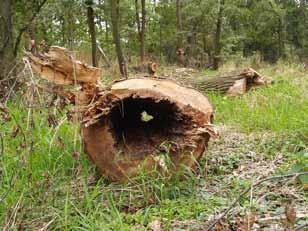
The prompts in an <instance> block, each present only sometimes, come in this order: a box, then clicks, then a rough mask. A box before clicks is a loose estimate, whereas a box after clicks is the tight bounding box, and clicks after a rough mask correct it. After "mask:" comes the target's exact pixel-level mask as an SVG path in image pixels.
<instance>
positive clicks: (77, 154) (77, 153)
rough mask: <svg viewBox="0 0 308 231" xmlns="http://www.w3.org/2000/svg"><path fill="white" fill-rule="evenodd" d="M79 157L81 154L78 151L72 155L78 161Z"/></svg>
mask: <svg viewBox="0 0 308 231" xmlns="http://www.w3.org/2000/svg"><path fill="white" fill-rule="evenodd" d="M79 156H80V153H79V152H78V151H74V152H73V153H72V157H73V158H74V159H78V158H79Z"/></svg>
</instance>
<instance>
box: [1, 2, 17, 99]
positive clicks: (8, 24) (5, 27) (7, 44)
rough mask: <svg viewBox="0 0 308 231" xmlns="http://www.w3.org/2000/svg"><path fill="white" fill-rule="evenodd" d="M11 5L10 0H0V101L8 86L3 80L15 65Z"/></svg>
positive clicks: (7, 82)
mask: <svg viewBox="0 0 308 231" xmlns="http://www.w3.org/2000/svg"><path fill="white" fill-rule="evenodd" d="M12 5H13V3H12V1H11V0H1V1H0V70H1V71H0V101H2V99H3V96H4V95H5V93H6V91H7V90H8V89H9V88H10V82H9V81H5V80H6V78H7V77H8V76H7V75H8V74H9V72H10V71H11V70H12V68H13V67H14V65H15V56H14V43H13V24H12V18H13V12H12Z"/></svg>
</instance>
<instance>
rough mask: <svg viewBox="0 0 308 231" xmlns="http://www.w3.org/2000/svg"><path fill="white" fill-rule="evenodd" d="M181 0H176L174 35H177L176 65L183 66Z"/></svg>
mask: <svg viewBox="0 0 308 231" xmlns="http://www.w3.org/2000/svg"><path fill="white" fill-rule="evenodd" d="M181 8H182V7H181V0H176V36H177V50H176V54H177V63H178V65H181V66H185V57H184V55H185V51H184V48H183V35H182V29H183V28H182V12H181Z"/></svg>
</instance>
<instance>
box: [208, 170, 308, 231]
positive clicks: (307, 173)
mask: <svg viewBox="0 0 308 231" xmlns="http://www.w3.org/2000/svg"><path fill="white" fill-rule="evenodd" d="M302 175H308V172H300V173H291V174H286V175H279V176H273V177H268V178H265V179H263V180H259V181H257V182H256V183H254V184H252V185H251V186H250V187H249V188H247V189H245V190H244V191H243V192H242V193H241V194H240V195H239V196H238V197H237V198H236V199H235V200H234V201H233V202H232V203H231V205H230V206H229V207H228V208H227V209H226V210H225V211H224V212H223V213H222V214H221V215H220V216H219V217H218V218H217V219H215V220H214V221H213V222H212V223H211V224H210V225H209V226H208V227H207V228H206V229H205V230H204V231H210V230H212V229H213V228H214V227H215V225H216V224H217V223H219V221H220V220H221V219H222V218H223V217H225V216H226V215H227V214H228V213H229V212H230V211H231V210H232V209H233V208H234V206H235V205H236V204H237V202H239V200H240V199H241V198H242V197H243V196H244V195H246V194H247V193H248V192H249V191H250V190H251V188H255V187H257V186H259V185H260V184H262V183H264V182H266V181H271V180H279V179H283V178H290V177H299V176H302Z"/></svg>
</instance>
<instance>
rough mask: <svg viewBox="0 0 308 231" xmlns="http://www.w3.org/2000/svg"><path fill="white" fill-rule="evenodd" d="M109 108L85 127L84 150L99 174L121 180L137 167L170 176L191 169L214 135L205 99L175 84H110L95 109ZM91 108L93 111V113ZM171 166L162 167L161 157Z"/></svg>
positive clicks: (133, 81)
mask: <svg viewBox="0 0 308 231" xmlns="http://www.w3.org/2000/svg"><path fill="white" fill-rule="evenodd" d="M96 108H97V112H96V113H97V114H99V113H101V111H100V110H99V109H98V108H104V109H105V111H106V108H108V110H107V113H103V114H102V115H101V116H100V117H99V119H98V120H97V121H96V122H95V123H93V124H92V125H90V126H84V127H83V137H84V142H85V147H86V151H87V153H88V155H89V157H90V159H91V160H92V161H93V162H94V163H96V164H97V166H98V168H99V169H100V170H101V172H102V173H103V174H104V175H106V176H108V177H109V178H111V179H112V180H120V181H123V180H125V179H127V178H129V177H133V176H135V175H136V174H137V173H138V171H139V170H140V169H143V170H146V171H149V170H151V169H155V168H156V169H160V170H162V171H164V172H170V173H172V172H174V171H177V170H179V169H180V168H181V167H182V166H183V165H184V166H187V167H193V166H194V165H195V163H196V160H199V159H200V157H201V156H202V154H203V152H204V150H205V148H206V147H207V143H208V140H209V138H210V136H211V135H213V134H214V133H215V131H214V129H213V126H212V125H211V120H212V117H213V109H212V106H211V105H210V104H209V102H208V100H207V98H206V97H205V96H203V95H202V94H200V93H198V92H196V91H195V90H192V89H187V88H184V87H181V86H179V85H177V84H175V83H173V82H170V81H166V80H154V79H129V80H126V81H122V82H118V83H116V84H114V85H113V87H112V89H111V91H110V92H109V93H108V94H106V95H104V96H102V97H101V98H100V99H99V100H98V103H97V105H96ZM92 110H93V109H92ZM161 155H163V156H165V157H167V158H168V159H169V160H170V161H169V162H170V163H171V165H170V166H167V165H165V164H163V163H162V160H161V159H160V156H161Z"/></svg>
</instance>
